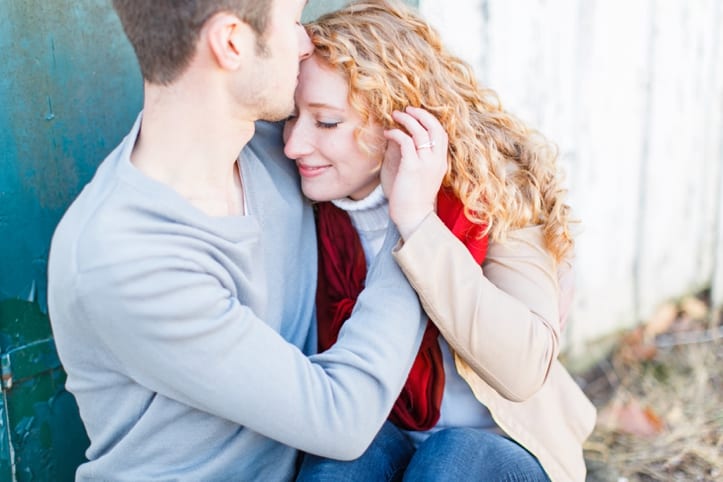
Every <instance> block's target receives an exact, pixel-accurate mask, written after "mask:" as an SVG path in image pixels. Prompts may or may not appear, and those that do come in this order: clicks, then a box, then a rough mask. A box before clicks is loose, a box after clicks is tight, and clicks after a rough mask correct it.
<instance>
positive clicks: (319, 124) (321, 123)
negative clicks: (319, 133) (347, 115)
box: [316, 121, 341, 129]
mask: <svg viewBox="0 0 723 482" xmlns="http://www.w3.org/2000/svg"><path fill="white" fill-rule="evenodd" d="M339 124H341V121H331V122H324V121H316V127H318V128H320V129H333V128H335V127H336V126H338V125H339Z"/></svg>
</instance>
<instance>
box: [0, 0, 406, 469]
mask: <svg viewBox="0 0 723 482" xmlns="http://www.w3.org/2000/svg"><path fill="white" fill-rule="evenodd" d="M344 3H345V1H344V0H311V1H310V2H309V5H308V7H307V9H306V10H305V14H304V19H305V20H309V19H311V18H314V17H316V16H318V15H320V14H321V13H323V12H326V11H330V10H333V9H335V8H338V7H339V6H341V5H343V4H344ZM407 3H410V4H413V5H415V6H416V5H417V4H418V1H414V0H413V1H409V2H407ZM141 103H142V81H141V78H140V74H139V71H138V67H137V65H136V61H135V58H134V56H133V51H132V49H131V47H130V45H129V44H128V42H127V41H126V39H125V36H124V35H123V33H122V29H121V27H120V25H119V22H118V20H117V18H116V16H115V14H114V13H113V11H112V9H111V8H110V1H109V0H106V1H99V0H0V375H1V376H2V379H1V380H0V388H1V389H2V398H0V480H2V481H5V480H9V481H16V480H17V481H25V480H53V481H63V480H73V475H74V472H75V468H76V467H77V465H78V464H79V463H81V462H82V460H83V457H84V456H83V453H84V450H85V448H86V447H87V445H88V440H87V437H86V434H85V432H84V430H83V427H82V424H81V423H80V419H79V416H78V410H77V407H76V405H75V400H74V398H73V397H72V395H70V394H69V393H68V392H67V391H65V389H64V382H65V374H64V372H63V370H62V367H61V366H60V362H59V360H58V357H57V354H56V352H55V346H54V344H53V339H52V333H51V331H50V325H49V322H48V318H47V315H46V314H45V313H46V311H47V310H46V286H47V284H46V265H47V257H48V248H49V244H50V237H51V235H52V232H53V230H54V229H55V226H56V224H57V222H58V220H59V219H60V217H61V216H62V214H63V212H64V211H65V209H66V208H67V207H68V205H69V204H70V202H71V201H72V200H73V198H74V197H75V196H76V195H77V194H78V192H79V191H80V189H81V188H82V186H83V185H85V183H86V182H88V180H89V179H90V177H91V176H92V175H93V172H94V171H95V168H96V167H97V165H98V163H99V162H100V160H102V159H103V158H104V157H105V156H106V155H107V154H108V153H109V152H110V150H111V149H113V148H114V147H115V146H116V145H117V144H118V142H120V140H121V138H122V137H123V136H124V135H125V134H126V132H127V131H128V129H129V128H130V126H131V124H132V122H133V120H134V118H135V116H136V115H137V113H138V110H139V109H140V107H141Z"/></svg>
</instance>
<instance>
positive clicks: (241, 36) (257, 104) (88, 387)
mask: <svg viewBox="0 0 723 482" xmlns="http://www.w3.org/2000/svg"><path fill="white" fill-rule="evenodd" d="M113 5H114V8H115V9H116V11H117V13H118V15H119V17H120V19H121V22H122V24H123V27H124V30H125V32H126V34H127V36H128V38H129V40H130V41H131V43H132V44H133V47H134V49H135V51H136V55H137V57H138V60H139V64H140V67H141V71H142V73H143V77H144V79H145V82H144V106H143V112H142V114H141V115H139V117H138V120H137V121H136V123H135V125H134V127H133V129H132V130H131V131H130V133H129V134H128V136H127V137H126V138H125V139H124V140H123V142H122V143H121V144H120V145H119V146H118V147H117V148H116V149H115V150H114V151H113V152H112V153H111V154H110V155H109V156H108V157H107V158H106V159H105V161H104V162H103V163H102V164H101V166H100V167H99V168H98V171H97V172H96V175H95V177H94V178H93V180H92V181H91V182H90V183H89V185H88V186H86V188H85V189H84V190H83V192H82V193H81V194H80V195H79V196H78V198H77V199H76V201H75V202H74V203H73V205H72V206H71V207H70V208H69V210H68V212H67V213H66V214H65V216H64V218H63V220H62V221H61V223H60V225H59V227H58V228H57V231H56V233H55V235H54V237H53V242H52V246H51V252H50V260H49V310H50V317H51V322H52V326H53V330H54V334H55V339H56V343H57V347H58V351H59V354H60V358H61V361H62V362H63V364H64V366H65V368H66V371H67V372H68V380H67V387H68V389H69V390H70V391H71V392H72V393H73V394H74V395H75V397H76V399H77V401H78V406H79V408H80V414H81V417H82V419H83V422H84V424H85V427H86V429H87V432H88V435H89V437H90V440H91V445H90V447H89V449H88V451H87V457H88V459H89V462H87V463H86V464H83V465H82V466H81V467H80V468H79V469H78V472H77V475H76V477H77V479H82V480H86V479H103V480H112V479H123V480H148V479H152V480H158V479H162V480H286V479H289V478H291V477H292V476H293V473H294V464H295V458H296V449H301V450H304V451H308V452H311V453H315V454H319V455H323V456H326V457H334V458H339V459H352V458H355V457H357V456H359V455H360V454H361V453H362V452H363V451H364V449H365V448H366V447H367V445H368V444H369V443H370V442H371V440H372V438H373V437H374V435H375V434H376V433H377V431H378V430H379V428H380V426H381V425H382V423H383V421H384V420H385V419H386V417H387V415H388V413H389V411H390V409H391V406H392V404H393V403H394V400H395V399H396V397H397V394H398V393H399V391H400V389H401V387H402V385H403V383H404V380H405V378H406V374H407V372H408V370H409V368H410V366H411V364H412V361H413V359H414V356H415V355H416V350H417V348H418V346H419V342H420V340H421V335H422V332H423V329H424V322H423V321H422V320H423V316H422V313H421V310H420V308H419V305H418V300H417V298H416V295H415V294H414V292H413V291H412V289H411V288H410V287H409V285H408V284H407V282H406V280H405V279H404V277H403V275H402V274H401V272H400V271H399V270H398V268H397V266H396V265H395V263H394V261H393V260H392V257H391V254H390V251H391V247H392V246H393V245H394V243H395V242H396V241H397V239H398V234H397V233H396V232H393V231H390V233H388V235H387V239H386V241H385V244H386V247H385V249H383V250H382V251H383V253H384V254H382V255H380V256H379V257H378V258H377V260H376V261H375V263H374V264H373V266H372V267H371V271H370V273H369V276H368V278H367V288H366V289H365V291H364V293H363V294H362V295H361V296H360V298H359V300H358V302H357V308H356V309H355V312H354V315H353V316H352V318H351V319H350V320H349V321H348V322H347V323H346V324H345V325H344V328H343V330H342V332H341V333H340V337H339V341H338V343H337V344H336V346H334V347H333V348H332V349H330V350H328V351H326V352H324V353H322V354H317V355H313V354H311V353H313V351H314V347H315V345H316V338H315V330H314V323H315V321H314V292H315V286H316V238H315V235H314V221H313V215H312V210H311V207H310V205H309V204H308V203H307V202H304V201H303V200H302V197H301V194H300V191H299V183H298V178H297V173H296V169H295V166H294V165H293V164H292V163H291V162H290V161H289V160H288V159H286V158H285V157H284V156H283V154H282V146H281V141H280V134H279V132H278V129H277V128H276V126H274V125H271V124H264V123H259V124H256V125H255V121H256V120H257V119H270V120H280V119H283V118H285V117H286V116H287V115H288V114H289V113H290V111H291V110H292V107H293V106H292V95H293V91H294V88H295V86H296V82H297V75H298V62H299V60H300V59H302V58H304V57H306V56H308V55H309V54H310V52H311V50H312V46H311V44H310V41H309V39H308V37H307V36H306V33H305V31H304V29H303V28H302V27H301V25H300V23H299V19H300V16H301V11H302V9H303V7H304V1H303V0H266V1H260V0H207V1H201V0H177V1H174V2H168V1H162V2H161V1H153V2H146V1H138V0H114V1H113ZM254 134H255V136H254ZM252 136H254V138H253V139H252ZM239 152H240V153H241V154H240V155H239ZM310 354H311V355H310Z"/></svg>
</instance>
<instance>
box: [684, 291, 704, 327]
mask: <svg viewBox="0 0 723 482" xmlns="http://www.w3.org/2000/svg"><path fill="white" fill-rule="evenodd" d="M680 309H681V310H682V311H683V313H685V314H687V315H688V316H690V317H691V318H693V319H694V320H696V321H703V320H705V319H706V318H707V317H708V305H706V303H705V302H704V301H703V300H701V299H699V298H696V297H695V296H686V297H685V298H683V299H682V300H681V301H680Z"/></svg>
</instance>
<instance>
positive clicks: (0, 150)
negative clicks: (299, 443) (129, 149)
mask: <svg viewBox="0 0 723 482" xmlns="http://www.w3.org/2000/svg"><path fill="white" fill-rule="evenodd" d="M109 5H110V2H109V1H108V2H106V1H102V2H101V1H97V0H82V1H77V0H2V1H1V2H0V367H1V368H0V370H1V372H2V398H0V480H3V481H6V480H7V481H15V480H18V481H25V480H52V481H64V480H73V478H74V474H75V468H76V467H77V466H78V464H79V463H81V462H82V461H83V460H84V452H85V449H86V447H87V446H88V440H87V437H86V434H85V431H84V430H83V426H82V424H81V423H80V418H79V416H78V409H77V407H76V405H75V399H74V398H73V396H72V395H71V394H69V393H68V392H67V391H65V389H64V382H65V374H64V372H63V370H62V368H61V366H60V362H59V361H58V357H57V354H56V352H55V347H54V345H53V339H52V335H51V332H50V325H49V322H48V318H47V316H46V313H47V310H46V306H45V305H46V261H47V257H48V246H49V244H50V237H51V235H52V232H53V230H54V228H55V225H56V224H57V222H58V220H59V219H60V216H61V215H62V213H63V212H64V211H65V209H66V208H67V206H68V204H69V203H70V202H71V201H72V199H73V198H74V197H75V196H76V195H77V193H78V192H79V191H80V189H81V187H82V185H83V184H85V183H86V182H87V181H88V180H89V178H90V177H91V176H92V174H93V172H94V170H95V168H96V166H97V164H98V162H99V161H100V160H101V159H103V157H105V155H106V154H107V153H108V152H109V151H110V150H111V149H112V148H113V147H114V146H115V145H116V144H117V143H118V142H119V141H120V139H121V138H122V136H124V135H125V133H126V131H127V130H128V128H129V126H130V125H131V123H132V121H133V119H134V118H135V115H136V114H137V112H138V109H139V108H140V106H141V89H140V87H141V80H140V76H139V74H138V72H137V69H136V67H135V60H134V57H133V52H132V50H131V48H130V47H129V45H128V44H127V42H126V40H125V37H124V36H123V34H122V31H121V29H120V25H119V24H118V22H117V19H116V17H115V15H114V14H113V12H112V10H111V9H110V7H109ZM109 410H112V407H109Z"/></svg>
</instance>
